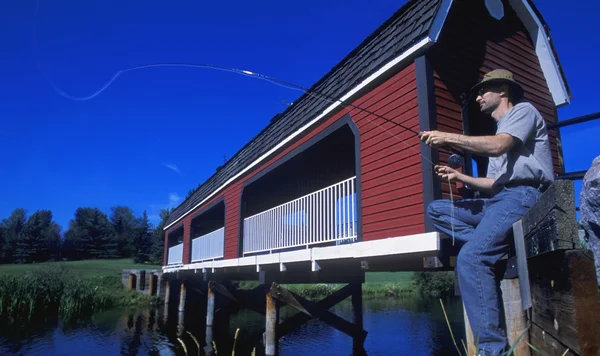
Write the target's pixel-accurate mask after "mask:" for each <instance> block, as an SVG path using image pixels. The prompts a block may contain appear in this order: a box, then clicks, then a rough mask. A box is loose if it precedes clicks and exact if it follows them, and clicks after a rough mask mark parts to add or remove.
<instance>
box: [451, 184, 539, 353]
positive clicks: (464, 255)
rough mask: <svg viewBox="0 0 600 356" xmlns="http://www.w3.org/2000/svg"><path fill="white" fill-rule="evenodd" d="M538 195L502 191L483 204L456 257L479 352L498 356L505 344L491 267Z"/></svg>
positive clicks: (528, 190)
mask: <svg viewBox="0 0 600 356" xmlns="http://www.w3.org/2000/svg"><path fill="white" fill-rule="evenodd" d="M540 195H541V193H540V192H539V191H538V190H536V189H535V188H531V187H516V188H510V189H504V190H502V191H501V192H500V193H498V194H497V195H496V196H494V197H493V198H491V199H489V200H488V201H487V202H486V205H485V207H484V217H483V219H481V222H480V223H479V225H477V227H476V228H475V230H474V231H473V232H472V234H471V236H467V240H468V242H467V243H466V244H465V245H464V246H463V247H462V249H461V250H460V252H459V254H458V260H457V272H458V283H459V286H460V292H461V295H462V298H463V302H464V304H465V309H466V311H467V315H468V317H469V322H470V324H471V328H472V330H473V337H474V338H475V340H477V342H478V345H476V346H477V347H478V348H479V349H480V350H482V351H480V353H479V354H478V355H499V354H501V352H502V350H504V348H505V347H506V345H507V339H506V332H505V325H504V321H503V320H504V319H503V315H502V313H503V308H502V300H501V292H500V282H499V281H497V280H496V278H495V274H494V265H495V264H496V263H497V262H498V260H500V258H501V257H502V256H503V255H504V254H505V253H506V252H507V250H508V246H509V241H508V238H507V235H508V233H509V232H510V231H511V230H512V224H513V223H514V222H516V221H518V220H519V219H521V217H522V216H523V215H524V214H525V213H526V212H527V210H529V208H531V207H532V206H533V205H535V203H536V202H537V200H538V199H539V197H540Z"/></svg>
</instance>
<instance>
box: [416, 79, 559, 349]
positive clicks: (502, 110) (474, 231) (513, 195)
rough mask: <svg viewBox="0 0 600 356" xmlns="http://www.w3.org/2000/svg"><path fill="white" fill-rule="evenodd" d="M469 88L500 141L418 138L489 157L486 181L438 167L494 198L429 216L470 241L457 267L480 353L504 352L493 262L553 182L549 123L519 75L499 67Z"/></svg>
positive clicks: (441, 207) (443, 204)
mask: <svg viewBox="0 0 600 356" xmlns="http://www.w3.org/2000/svg"><path fill="white" fill-rule="evenodd" d="M471 90H472V91H474V92H475V96H476V100H477V103H479V105H480V107H481V111H482V112H484V113H486V114H490V115H491V116H492V118H493V119H494V120H495V121H496V123H497V130H496V134H495V135H494V136H465V135H460V134H454V133H447V132H440V131H425V132H421V133H420V134H419V137H420V138H421V140H422V141H423V142H425V143H426V144H427V145H430V146H434V147H439V146H444V147H450V148H457V149H463V150H468V151H471V152H473V153H474V154H477V155H480V156H487V157H489V164H488V170H487V177H485V178H483V177H482V178H474V177H471V176H468V175H466V174H464V173H461V172H459V171H457V170H455V169H452V168H450V167H448V166H440V165H438V166H435V171H436V173H437V174H438V176H439V177H441V178H442V179H443V181H448V179H449V180H450V181H458V182H462V183H463V184H465V185H466V186H468V187H469V188H471V189H476V190H480V191H484V192H487V193H490V195H491V198H486V199H462V200H457V201H455V202H452V201H450V200H436V201H433V202H432V203H431V204H430V205H429V206H428V208H427V213H428V215H429V217H430V218H431V220H432V221H433V223H434V225H435V227H436V228H437V229H438V230H439V231H441V232H443V233H445V234H446V235H448V236H450V235H451V234H452V232H451V231H452V225H453V226H454V234H455V238H456V240H457V241H459V242H460V243H464V245H462V246H461V249H460V252H459V254H458V259H457V264H456V268H457V275H458V283H459V287H460V292H461V295H462V298H463V302H464V305H465V309H466V311H467V316H468V318H469V322H470V324H471V328H472V331H473V337H474V339H475V340H477V342H478V345H476V346H477V347H478V355H500V354H502V352H503V351H505V350H506V349H507V346H508V345H507V338H506V330H505V329H506V328H505V325H504V322H503V320H504V319H503V315H502V313H503V308H502V298H501V292H500V281H499V280H497V279H496V276H495V274H494V265H495V264H496V262H498V261H499V260H500V258H502V256H503V255H505V254H506V253H507V251H508V247H509V242H510V241H509V237H508V234H509V232H510V231H511V230H512V225H513V223H514V222H516V221H518V220H519V219H521V217H522V216H523V215H524V214H525V213H526V212H527V210H529V208H531V207H532V206H533V205H535V203H536V202H537V201H538V199H539V197H540V196H541V194H542V192H543V190H544V189H545V188H547V186H548V185H549V184H550V183H551V182H552V181H553V180H554V173H553V167H552V156H551V153H550V144H549V141H548V134H547V132H546V125H545V123H544V120H543V118H542V116H541V115H540V113H539V112H538V111H537V110H536V109H535V108H534V107H533V105H531V104H530V103H527V102H522V101H521V98H522V93H523V90H522V88H521V86H520V85H519V84H518V83H517V82H516V81H515V80H514V78H513V74H512V73H511V72H509V71H507V70H502V69H498V70H493V71H491V72H489V73H487V74H486V75H485V76H484V77H483V79H482V80H481V82H479V83H478V84H477V85H475V86H474V87H473V88H472V89H471ZM451 205H454V219H453V220H451V218H450V216H451V211H450V209H451Z"/></svg>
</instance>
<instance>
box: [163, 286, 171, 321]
mask: <svg viewBox="0 0 600 356" xmlns="http://www.w3.org/2000/svg"><path fill="white" fill-rule="evenodd" d="M170 302H171V281H170V280H168V279H165V305H164V312H163V320H164V322H165V324H166V323H167V320H168V319H169V306H170V304H169V303H170Z"/></svg>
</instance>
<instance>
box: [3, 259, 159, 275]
mask: <svg viewBox="0 0 600 356" xmlns="http://www.w3.org/2000/svg"><path fill="white" fill-rule="evenodd" d="M57 264H64V266H65V267H67V268H69V269H70V270H72V271H73V272H75V273H77V274H78V275H80V276H81V277H83V278H90V277H96V276H109V275H113V276H114V275H119V276H120V275H121V270H123V269H129V268H139V269H142V268H143V269H160V268H161V266H157V265H148V264H135V263H133V262H132V261H131V259H120V260H83V261H69V262H44V263H32V264H19V265H16V264H7V265H0V275H20V274H25V273H27V272H28V271H32V270H34V269H39V268H45V267H49V266H52V265H57Z"/></svg>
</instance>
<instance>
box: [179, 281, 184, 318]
mask: <svg viewBox="0 0 600 356" xmlns="http://www.w3.org/2000/svg"><path fill="white" fill-rule="evenodd" d="M185 297H186V291H185V281H181V289H180V294H179V309H178V310H179V312H184V311H185Z"/></svg>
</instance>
